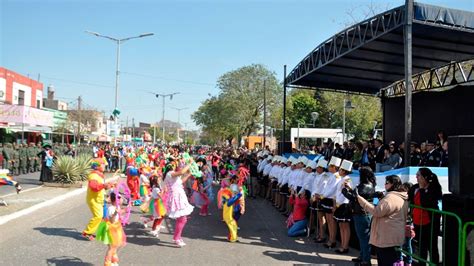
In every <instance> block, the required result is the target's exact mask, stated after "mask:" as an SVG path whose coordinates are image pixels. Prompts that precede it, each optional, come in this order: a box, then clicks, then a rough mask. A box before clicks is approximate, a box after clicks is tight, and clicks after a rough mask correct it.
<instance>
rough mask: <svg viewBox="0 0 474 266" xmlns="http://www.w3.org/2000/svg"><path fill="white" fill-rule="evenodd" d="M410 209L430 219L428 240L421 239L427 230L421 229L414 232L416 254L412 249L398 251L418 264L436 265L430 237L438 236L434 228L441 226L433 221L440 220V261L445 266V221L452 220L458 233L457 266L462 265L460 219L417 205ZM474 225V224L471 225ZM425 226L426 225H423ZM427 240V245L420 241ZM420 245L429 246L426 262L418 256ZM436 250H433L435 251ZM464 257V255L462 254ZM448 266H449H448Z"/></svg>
mask: <svg viewBox="0 0 474 266" xmlns="http://www.w3.org/2000/svg"><path fill="white" fill-rule="evenodd" d="M410 208H411V210H412V212H413V210H414V209H420V210H423V211H427V212H428V213H429V217H430V223H429V224H430V226H429V232H428V233H429V234H430V237H428V238H426V237H425V238H423V236H424V234H426V233H427V232H426V229H427V228H422V229H420V230H418V231H417V230H415V232H416V235H415V238H414V239H413V240H417V241H418V244H417V249H418V250H417V252H415V250H414V249H412V251H411V252H410V251H408V250H403V249H400V251H401V252H402V253H403V254H405V255H406V256H411V257H412V258H413V259H415V260H417V261H419V262H424V263H427V264H428V265H437V264H436V263H435V262H432V261H431V260H432V256H431V254H432V251H433V242H434V241H431V237H433V233H434V234H436V235H437V234H438V232H439V230H440V229H439V228H438V229H436V228H435V227H434V226H441V225H440V224H438V223H436V222H435V221H436V220H437V219H440V221H441V223H442V233H443V234H442V248H441V249H442V250H441V258H440V260H441V261H442V262H443V265H447V264H446V259H445V258H446V254H445V251H446V248H445V247H446V243H445V242H446V224H447V222H446V221H447V220H448V219H454V221H455V222H456V224H457V231H458V236H459V237H458V265H462V261H463V258H462V256H463V250H464V249H463V248H462V247H463V239H462V237H461V236H462V232H463V231H462V221H461V218H460V217H459V216H458V215H457V214H455V213H452V212H447V211H441V210H437V209H431V208H424V207H421V206H417V205H413V204H411V205H410ZM421 219H423V215H421ZM420 224H423V220H421V221H420ZM472 224H473V225H474V223H472ZM425 226H427V225H425ZM426 239H428V241H429V243H425V242H426V241H422V240H426ZM436 239H438V236H436ZM435 242H436V244H437V243H438V241H437V240H436V241H435ZM422 245H429V249H428V252H429V258H430V260H427V259H424V258H422V257H421V256H420V250H419V248H420V247H421V246H422ZM436 249H437V248H435V250H436ZM464 255H465V254H464ZM448 266H451V265H448Z"/></svg>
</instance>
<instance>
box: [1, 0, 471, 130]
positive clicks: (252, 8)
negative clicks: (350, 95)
mask: <svg viewBox="0 0 474 266" xmlns="http://www.w3.org/2000/svg"><path fill="white" fill-rule="evenodd" d="M423 2H424V3H429V4H434V5H441V6H446V7H451V8H457V9H464V10H471V11H474V0H456V1H452V0H451V1H450V0H426V1H423ZM371 3H372V4H374V5H375V6H376V7H377V8H379V9H383V8H387V7H395V6H399V5H402V4H403V3H404V1H403V0H397V1H386V0H377V1H375V0H374V1H349V0H331V1H328V0H324V1H320V0H313V1H307V0H306V1H291V0H274V1H269V0H261V1H250V0H247V1H237V0H233V1H231V0H220V1H218V0H208V1H198V0H195V1H191V0H188V1H130V0H127V1H111V0H108V1H100V0H99V1H88V0H85V1H69V0H63V1H58V0H56V1H51V0H49V1H47V0H43V1H33V0H30V1H28V0H20V1H9V0H2V1H0V65H1V66H4V67H6V68H8V69H11V70H13V71H16V72H19V73H21V74H24V75H28V74H29V75H30V77H34V78H35V79H36V78H37V77H38V74H40V75H41V78H40V79H41V81H42V82H43V83H44V85H45V88H46V87H47V86H48V85H49V84H52V85H54V87H55V88H56V95H57V96H58V97H59V98H62V99H64V100H65V101H72V99H73V98H77V96H79V95H81V96H82V97H83V99H84V102H85V104H86V105H89V106H94V107H96V108H98V109H99V110H104V111H106V112H107V113H110V112H111V111H112V109H113V105H114V84H115V60H116V50H115V49H116V45H115V44H114V43H113V42H111V41H109V40H106V39H102V38H97V37H94V36H92V35H88V34H86V33H84V31H85V30H91V31H95V32H99V33H101V34H105V35H110V36H116V37H128V36H134V35H137V34H140V33H144V32H153V33H155V36H153V37H147V38H142V39H135V40H131V41H129V42H126V43H124V44H123V45H122V52H121V71H122V72H123V73H122V75H121V78H120V93H119V109H120V110H121V111H122V115H121V120H124V121H125V119H126V118H127V116H128V118H129V120H130V121H131V119H132V118H135V121H143V122H152V121H158V120H160V119H161V110H162V109H161V108H162V104H161V100H158V99H156V98H155V97H154V96H153V95H151V94H148V93H146V92H145V91H155V92H158V93H171V92H180V94H179V95H177V96H176V97H175V98H174V99H173V100H172V101H167V104H166V105H167V107H169V106H174V107H177V108H183V107H189V109H187V110H183V111H181V122H191V118H190V114H191V113H192V112H193V111H195V110H196V109H197V108H198V107H199V105H200V104H201V102H202V101H203V100H205V99H206V98H207V97H208V94H209V93H210V94H212V95H215V94H217V93H218V90H217V88H216V87H215V82H216V80H217V78H218V77H219V76H220V75H222V74H224V73H225V72H227V71H231V70H235V69H237V68H239V67H241V66H245V65H249V64H253V63H262V64H264V65H266V66H267V67H268V68H269V69H270V70H272V71H275V72H276V74H277V76H278V77H279V79H280V80H281V79H282V78H283V65H284V64H287V65H288V70H291V69H292V68H293V67H294V66H295V65H296V64H297V63H298V62H299V61H300V60H301V59H302V58H303V57H304V56H305V55H306V54H308V53H309V51H310V50H312V49H313V48H315V47H316V46H317V45H318V44H319V43H320V42H322V41H324V40H325V39H327V38H328V37H330V36H332V35H334V34H335V33H337V32H338V31H339V30H341V29H342V28H343V25H344V24H347V23H349V22H351V21H352V19H351V18H350V17H349V16H348V15H347V13H348V12H351V11H350V10H354V11H352V13H353V14H354V16H355V17H358V18H360V17H361V16H362V13H363V12H364V11H365V10H366V8H365V7H366V6H368V5H370V4H371ZM136 74H141V76H140V75H136ZM166 119H170V120H174V121H177V111H176V110H173V109H170V108H167V109H166ZM129 123H130V124H131V122H129ZM188 127H194V128H195V125H193V124H189V125H188Z"/></svg>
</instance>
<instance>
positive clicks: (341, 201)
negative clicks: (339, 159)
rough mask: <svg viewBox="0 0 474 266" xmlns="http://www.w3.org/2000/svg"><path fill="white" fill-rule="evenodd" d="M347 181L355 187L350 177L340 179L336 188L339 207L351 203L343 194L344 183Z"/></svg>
mask: <svg viewBox="0 0 474 266" xmlns="http://www.w3.org/2000/svg"><path fill="white" fill-rule="evenodd" d="M345 181H347V182H348V184H349V185H350V186H351V187H353V186H352V181H351V178H350V177H349V176H345V177H343V178H339V183H338V184H337V188H336V204H337V205H341V204H344V203H349V200H348V199H347V198H346V197H344V195H343V194H342V189H343V188H344V182H345Z"/></svg>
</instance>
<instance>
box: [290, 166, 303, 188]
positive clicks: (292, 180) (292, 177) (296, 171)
mask: <svg viewBox="0 0 474 266" xmlns="http://www.w3.org/2000/svg"><path fill="white" fill-rule="evenodd" d="M300 171H301V169H294V170H292V171H291V174H290V176H289V177H288V186H289V187H290V188H296V186H295V184H296V180H297V178H298V175H299V174H300Z"/></svg>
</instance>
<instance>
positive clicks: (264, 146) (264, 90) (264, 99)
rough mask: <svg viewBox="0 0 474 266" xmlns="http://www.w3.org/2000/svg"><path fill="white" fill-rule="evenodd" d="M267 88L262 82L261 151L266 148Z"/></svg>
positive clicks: (264, 82)
mask: <svg viewBox="0 0 474 266" xmlns="http://www.w3.org/2000/svg"><path fill="white" fill-rule="evenodd" d="M266 91H267V88H266V80H264V81H263V149H265V148H266V147H267V145H266V144H267V92H266Z"/></svg>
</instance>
